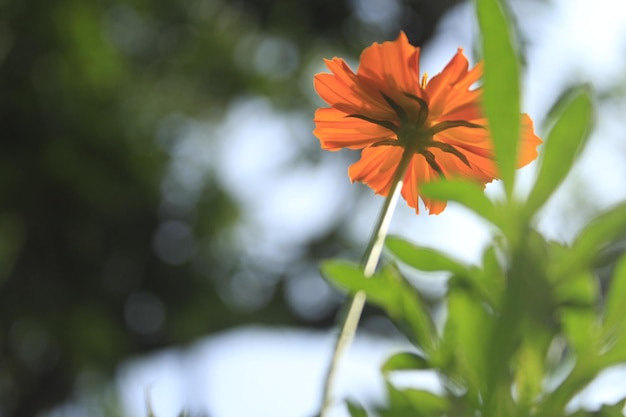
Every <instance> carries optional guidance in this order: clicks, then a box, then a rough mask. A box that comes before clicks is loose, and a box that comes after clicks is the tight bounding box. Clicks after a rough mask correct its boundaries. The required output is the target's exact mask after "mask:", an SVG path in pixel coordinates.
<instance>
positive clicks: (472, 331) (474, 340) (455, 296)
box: [441, 287, 494, 396]
mask: <svg viewBox="0 0 626 417" xmlns="http://www.w3.org/2000/svg"><path fill="white" fill-rule="evenodd" d="M447 308H448V317H447V320H446V324H445V326H444V332H443V339H442V342H441V349H442V351H444V352H446V353H447V354H448V355H451V356H452V357H453V358H454V360H453V363H455V366H456V368H457V369H456V372H457V373H458V374H459V375H460V376H461V377H462V379H463V380H465V381H467V388H468V390H469V395H470V396H475V395H477V393H479V392H481V391H483V389H484V383H485V378H484V376H485V371H486V369H487V368H486V367H487V363H486V361H487V352H488V350H489V349H488V343H489V339H490V337H489V335H490V332H491V329H492V328H493V323H494V321H493V316H491V315H490V314H488V313H487V311H486V310H485V308H484V305H483V303H482V302H481V301H480V300H479V299H477V298H475V297H473V296H472V295H471V293H469V292H468V291H465V290H464V289H463V288H458V287H454V288H451V289H450V291H449V293H448V305H447Z"/></svg>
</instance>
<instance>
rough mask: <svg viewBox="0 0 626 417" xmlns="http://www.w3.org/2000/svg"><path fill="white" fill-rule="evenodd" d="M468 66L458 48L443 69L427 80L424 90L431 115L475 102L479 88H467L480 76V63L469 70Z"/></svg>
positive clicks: (450, 111) (451, 111) (442, 113)
mask: <svg viewBox="0 0 626 417" xmlns="http://www.w3.org/2000/svg"><path fill="white" fill-rule="evenodd" d="M468 67H469V63H468V61H467V58H466V57H465V55H464V54H463V49H461V48H459V49H458V51H457V53H456V55H455V56H454V57H453V58H452V60H450V62H449V63H448V65H446V67H445V68H444V69H443V71H442V72H441V73H439V74H437V75H435V76H434V77H433V78H432V79H431V80H430V82H428V84H427V85H426V89H425V90H426V93H427V94H428V97H429V99H430V101H429V110H430V112H431V115H432V116H433V117H439V116H441V115H444V114H446V113H453V112H455V110H456V109H458V108H459V107H464V106H467V105H468V104H475V103H477V101H478V99H479V97H480V95H481V92H480V90H472V91H470V90H469V89H470V87H471V86H472V84H474V83H475V82H476V81H478V80H479V79H480V77H481V76H482V73H483V67H482V63H479V64H478V65H476V66H475V67H474V68H472V69H471V70H469V71H468ZM449 120H450V119H449Z"/></svg>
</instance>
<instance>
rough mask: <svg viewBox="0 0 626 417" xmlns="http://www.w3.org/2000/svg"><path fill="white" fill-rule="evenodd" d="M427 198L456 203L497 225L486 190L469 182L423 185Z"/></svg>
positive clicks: (457, 181) (421, 189)
mask: <svg viewBox="0 0 626 417" xmlns="http://www.w3.org/2000/svg"><path fill="white" fill-rule="evenodd" d="M420 192H421V193H423V194H424V195H425V196H427V197H430V198H434V199H436V200H441V201H456V202H457V203H460V204H462V205H464V206H465V207H467V208H468V209H470V210H472V211H473V212H474V213H476V214H478V215H479V216H481V217H482V218H484V219H485V220H487V221H489V222H491V223H496V210H495V208H494V205H493V203H492V202H491V200H489V199H488V198H487V196H486V195H485V192H484V188H483V187H481V186H480V185H479V184H477V183H476V182H472V181H467V180H448V181H433V182H429V183H425V184H422V185H421V188H420Z"/></svg>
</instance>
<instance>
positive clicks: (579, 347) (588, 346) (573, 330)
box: [561, 308, 598, 362]
mask: <svg viewBox="0 0 626 417" xmlns="http://www.w3.org/2000/svg"><path fill="white" fill-rule="evenodd" d="M561 322H562V323H563V331H564V333H565V336H566V337H567V340H568V341H569V342H570V344H571V345H572V347H573V348H574V351H575V352H576V354H577V355H578V357H579V362H581V361H582V360H584V358H585V356H587V355H592V354H593V353H595V352H594V351H593V348H594V342H595V340H596V336H598V332H597V331H596V330H597V327H596V322H595V314H594V312H593V310H592V309H591V308H563V309H561Z"/></svg>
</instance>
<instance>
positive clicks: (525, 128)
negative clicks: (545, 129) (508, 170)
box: [517, 113, 543, 168]
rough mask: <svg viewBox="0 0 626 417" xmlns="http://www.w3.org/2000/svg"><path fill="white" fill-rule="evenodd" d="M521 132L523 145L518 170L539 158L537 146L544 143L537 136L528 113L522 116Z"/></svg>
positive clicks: (519, 154)
mask: <svg viewBox="0 0 626 417" xmlns="http://www.w3.org/2000/svg"><path fill="white" fill-rule="evenodd" d="M520 130H521V132H520V137H521V143H520V145H519V150H518V155H517V158H518V159H517V168H521V167H523V166H525V165H528V164H529V163H530V162H532V161H533V160H534V159H535V158H537V155H538V153H537V146H539V145H541V143H543V141H542V140H541V139H540V138H539V136H537V135H536V134H535V129H534V127H533V120H532V119H531V118H530V116H528V115H527V114H526V113H524V114H522V123H521V127H520Z"/></svg>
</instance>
